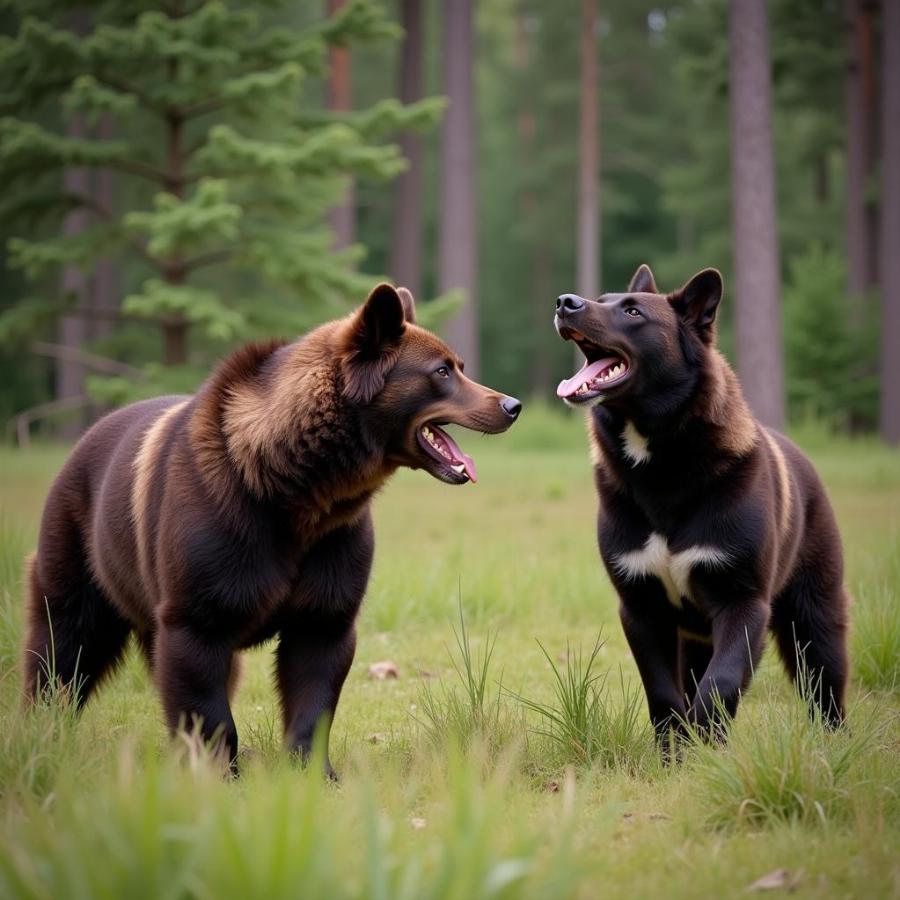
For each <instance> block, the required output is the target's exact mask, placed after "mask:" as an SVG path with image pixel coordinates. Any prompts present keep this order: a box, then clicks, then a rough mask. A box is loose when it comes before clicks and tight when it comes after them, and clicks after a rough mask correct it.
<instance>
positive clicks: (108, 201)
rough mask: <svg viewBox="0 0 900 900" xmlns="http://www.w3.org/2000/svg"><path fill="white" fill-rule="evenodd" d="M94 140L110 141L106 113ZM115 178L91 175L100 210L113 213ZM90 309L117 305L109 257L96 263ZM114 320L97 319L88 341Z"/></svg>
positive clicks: (105, 173) (101, 172) (109, 172)
mask: <svg viewBox="0 0 900 900" xmlns="http://www.w3.org/2000/svg"><path fill="white" fill-rule="evenodd" d="M98 137H99V138H100V139H101V140H103V141H111V140H112V139H113V125H112V118H111V117H110V115H109V113H106V114H104V115H103V117H102V118H101V119H100V126H99V129H98ZM114 192H115V175H114V173H113V171H112V169H100V170H99V171H98V172H97V173H96V175H95V183H94V195H95V198H96V200H97V205H98V206H99V207H100V208H101V209H106V210H109V211H110V212H112V211H113V206H114V204H115V193H114ZM92 287H93V291H92V292H93V298H94V299H93V306H94V307H96V308H97V309H103V310H110V311H112V310H114V309H116V307H118V305H119V287H118V277H117V272H116V267H115V263H114V262H113V260H112V257H109V256H103V257H101V258H100V259H99V260H98V261H97V265H96V268H95V269H94V279H93V286H92ZM113 325H114V318H113V316H112V315H110V316H109V317H102V316H98V317H97V318H95V319H92V320H91V321H90V324H89V328H90V333H91V337H92V338H100V337H106V336H107V335H108V334H110V333H111V332H112V330H113Z"/></svg>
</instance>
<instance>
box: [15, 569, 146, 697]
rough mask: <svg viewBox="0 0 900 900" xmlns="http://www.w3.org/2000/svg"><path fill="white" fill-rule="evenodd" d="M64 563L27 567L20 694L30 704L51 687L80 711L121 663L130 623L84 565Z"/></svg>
mask: <svg viewBox="0 0 900 900" xmlns="http://www.w3.org/2000/svg"><path fill="white" fill-rule="evenodd" d="M67 562H68V565H66V566H65V567H61V566H56V567H52V566H48V565H46V564H44V565H42V564H41V563H42V561H41V560H35V559H32V560H31V561H30V564H29V567H28V573H27V582H28V584H27V591H28V598H27V610H28V625H27V628H26V634H25V657H24V672H25V694H26V697H28V698H30V699H31V700H35V699H37V698H39V697H40V696H41V694H42V693H43V692H45V691H46V690H47V689H48V688H50V687H51V685H55V686H58V687H61V688H63V689H65V690H66V691H69V692H71V694H72V695H73V697H74V699H75V702H76V704H77V706H78V708H81V707H82V706H83V705H84V704H85V703H86V702H87V700H88V698H89V697H90V695H91V694H92V693H93V691H94V690H95V689H96V687H97V686H98V685H99V684H100V682H101V681H102V680H103V678H104V677H105V676H106V675H107V674H108V673H110V672H111V671H112V670H113V669H114V668H115V666H116V665H117V664H118V662H119V661H120V660H121V658H122V653H123V651H124V649H125V644H126V641H127V639H128V635H129V633H130V631H131V624H130V623H129V622H128V621H127V620H126V619H124V618H123V617H122V616H121V615H120V613H119V612H118V610H116V609H115V607H114V606H113V605H112V604H111V603H110V602H109V600H108V599H107V598H106V596H105V595H104V593H103V592H102V590H101V589H100V588H99V587H98V586H97V585H96V584H95V583H94V581H93V580H92V579H91V577H90V574H89V572H88V571H87V569H86V568H85V567H83V566H80V565H75V564H74V561H72V560H69V561H67ZM53 568H55V571H52V569H53ZM63 568H65V570H66V571H63ZM48 569H51V571H50V572H48V571H47V570H48Z"/></svg>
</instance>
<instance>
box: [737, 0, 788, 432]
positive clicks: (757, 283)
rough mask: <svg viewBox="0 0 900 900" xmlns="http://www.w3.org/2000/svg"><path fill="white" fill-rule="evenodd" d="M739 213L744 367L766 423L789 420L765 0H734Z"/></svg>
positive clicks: (748, 389)
mask: <svg viewBox="0 0 900 900" xmlns="http://www.w3.org/2000/svg"><path fill="white" fill-rule="evenodd" d="M729 44H730V87H729V93H730V97H729V99H730V112H731V174H732V217H733V221H734V273H735V299H736V303H737V310H736V312H737V315H736V320H737V351H738V369H739V371H740V375H741V381H742V382H743V386H744V393H745V394H746V396H747V401H748V402H749V404H750V407H751V409H752V410H753V412H754V413H755V414H756V416H757V417H758V418H759V419H760V421H762V422H763V423H764V424H766V425H771V426H773V427H775V428H781V427H782V426H783V425H784V371H783V360H782V343H781V304H780V297H779V294H780V279H779V268H778V234H777V220H776V216H775V169H774V163H773V158H772V157H773V153H772V111H771V83H770V73H769V40H768V21H767V15H766V2H765V0H731V5H730V14H729Z"/></svg>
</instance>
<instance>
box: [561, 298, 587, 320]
mask: <svg viewBox="0 0 900 900" xmlns="http://www.w3.org/2000/svg"><path fill="white" fill-rule="evenodd" d="M579 309H584V300H583V299H582V298H581V297H579V296H578V294H560V295H559V296H558V297H557V298H556V311H557V312H558V313H559V314H560V315H561V316H566V315H568V314H569V313H573V312H578V310H579Z"/></svg>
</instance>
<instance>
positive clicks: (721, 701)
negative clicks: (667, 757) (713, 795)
mask: <svg viewBox="0 0 900 900" xmlns="http://www.w3.org/2000/svg"><path fill="white" fill-rule="evenodd" d="M768 621H769V605H768V604H767V603H766V602H765V601H764V600H763V599H761V598H754V599H753V600H748V601H744V602H742V603H735V604H732V605H730V606H726V607H724V608H723V609H721V610H719V612H718V613H717V614H716V615H715V616H714V617H713V620H712V638H713V655H712V659H711V660H710V663H709V667H708V668H707V670H706V673H705V674H704V676H703V678H702V679H701V680H700V684H699V685H698V686H697V694H696V696H695V697H694V701H693V703H692V704H691V708H690V710H689V711H688V718H689V719H690V721H691V722H693V723H694V724H695V725H696V726H697V728H698V730H699V731H701V732H703V733H706V734H709V735H710V736H715V737H719V738H721V737H722V736H723V735H724V724H725V722H724V721H723V720H724V719H728V718H732V717H733V716H734V714H735V712H736V711H737V707H738V703H739V702H740V698H741V692H742V691H743V690H745V689H746V687H747V685H748V684H749V683H750V679H751V678H752V676H753V671H754V668H755V667H756V665H757V663H758V662H759V658H760V656H761V655H762V649H763V642H764V639H765V632H766V625H767V624H768Z"/></svg>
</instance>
